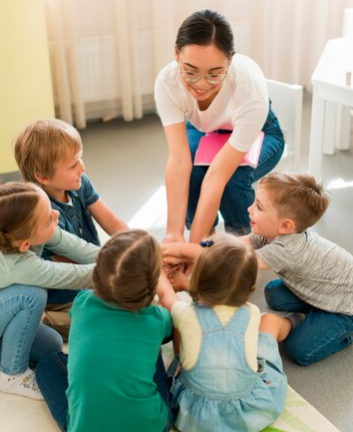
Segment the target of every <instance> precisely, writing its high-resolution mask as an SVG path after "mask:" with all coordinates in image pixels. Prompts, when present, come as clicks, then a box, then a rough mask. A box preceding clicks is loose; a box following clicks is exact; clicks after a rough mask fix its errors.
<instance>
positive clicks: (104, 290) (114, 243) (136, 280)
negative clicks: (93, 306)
mask: <svg viewBox="0 0 353 432" xmlns="http://www.w3.org/2000/svg"><path fill="white" fill-rule="evenodd" d="M161 263H162V255H161V250H160V246H159V244H158V242H157V240H156V239H155V238H153V237H152V236H151V235H149V234H148V233H147V232H146V231H143V230H129V231H126V232H123V233H118V234H115V235H114V236H113V237H112V238H111V239H110V240H109V241H108V242H107V243H106V244H105V245H104V246H103V247H102V249H101V250H100V252H99V254H98V257H97V265H96V267H95V269H94V271H93V285H94V289H95V292H96V293H97V295H98V296H99V297H100V298H102V299H103V300H106V301H112V302H114V303H116V305H117V306H118V307H121V308H123V309H127V310H130V311H137V310H139V309H142V308H144V307H146V306H149V305H150V304H151V302H152V300H153V297H154V296H155V294H156V288H157V283H158V279H159V276H160V273H161Z"/></svg>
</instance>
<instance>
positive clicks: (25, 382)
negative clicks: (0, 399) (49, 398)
mask: <svg viewBox="0 0 353 432" xmlns="http://www.w3.org/2000/svg"><path fill="white" fill-rule="evenodd" d="M0 390H1V391H2V392H3V393H12V394H17V395H20V396H25V397H28V398H30V399H35V400H44V399H43V395H42V393H41V391H40V390H39V387H38V384H37V380H36V376H35V373H34V371H32V370H31V369H29V368H28V369H27V370H26V371H25V372H23V373H21V374H18V375H7V374H4V373H3V372H2V373H1V374H0Z"/></svg>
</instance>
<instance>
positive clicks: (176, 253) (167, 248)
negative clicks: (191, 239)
mask: <svg viewBox="0 0 353 432" xmlns="http://www.w3.org/2000/svg"><path fill="white" fill-rule="evenodd" d="M184 247H185V243H182V242H179V243H162V244H161V249H162V254H163V261H164V262H165V263H167V264H172V265H175V264H179V263H181V262H184V261H187V260H189V258H188V257H186V256H185V255H184V253H183V248H184Z"/></svg>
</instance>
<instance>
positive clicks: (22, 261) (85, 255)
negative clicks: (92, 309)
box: [0, 227, 100, 289]
mask: <svg viewBox="0 0 353 432" xmlns="http://www.w3.org/2000/svg"><path fill="white" fill-rule="evenodd" d="M44 246H45V247H46V248H48V249H49V250H51V251H53V252H54V253H55V254H58V255H62V256H65V257H67V258H70V259H72V260H73V261H75V262H77V263H79V265H78V264H68V263H57V262H52V261H45V260H43V259H42V258H41V254H42V251H43V248H44ZM99 249H100V248H99V247H97V246H95V245H93V244H91V243H87V242H86V241H84V240H82V239H80V238H79V237H77V236H75V235H72V234H69V233H68V232H66V231H63V230H62V229H61V228H59V227H57V228H56V230H55V232H54V235H53V237H52V238H51V239H50V240H49V241H48V242H47V243H46V244H45V245H42V246H35V247H32V248H31V250H29V251H27V252H24V253H6V254H5V253H2V252H0V288H6V287H8V286H9V285H12V284H25V285H34V286H39V287H43V288H58V289H80V288H87V287H90V286H91V285H92V282H91V278H92V271H93V268H94V265H95V264H94V263H95V260H96V257H97V254H98V252H99Z"/></svg>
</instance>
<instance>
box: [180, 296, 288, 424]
mask: <svg viewBox="0 0 353 432" xmlns="http://www.w3.org/2000/svg"><path fill="white" fill-rule="evenodd" d="M195 312H196V315H197V318H198V321H199V323H200V326H201V329H202V344H201V350H200V354H199V357H198V359H197V362H196V364H195V365H194V366H193V367H192V368H191V369H189V370H188V371H186V370H184V369H182V372H181V373H180V375H179V376H178V377H177V378H175V379H174V382H173V386H172V390H171V392H172V407H173V408H177V407H179V412H178V416H177V420H176V422H175V425H176V426H177V428H178V429H179V430H180V431H182V432H259V431H261V430H262V429H264V428H265V427H267V426H268V425H270V424H271V423H272V422H273V421H274V420H275V419H276V418H277V417H278V416H279V415H280V414H281V413H282V411H283V409H284V402H285V395H286V389H287V380H286V376H285V375H284V373H283V371H282V364H281V359H280V356H279V353H278V346H277V342H276V341H275V339H274V338H273V337H272V336H271V335H269V334H266V333H259V348H258V354H259V355H262V356H263V357H262V358H258V363H259V369H258V372H254V371H253V370H252V369H251V368H250V366H249V365H248V363H247V360H246V354H245V343H244V335H245V331H246V329H247V327H248V323H249V319H250V310H249V308H248V307H246V306H242V307H240V308H239V309H238V310H237V311H236V312H235V314H234V315H233V317H232V318H231V319H230V320H229V321H228V323H227V324H226V325H225V326H223V325H222V324H221V322H220V321H219V319H218V317H217V315H216V313H215V312H214V310H213V309H212V308H208V307H205V306H200V305H199V306H196V305H195ZM258 357H259V356H258Z"/></svg>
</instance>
